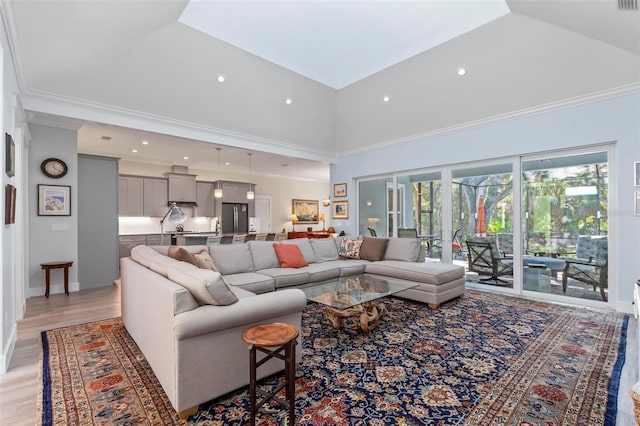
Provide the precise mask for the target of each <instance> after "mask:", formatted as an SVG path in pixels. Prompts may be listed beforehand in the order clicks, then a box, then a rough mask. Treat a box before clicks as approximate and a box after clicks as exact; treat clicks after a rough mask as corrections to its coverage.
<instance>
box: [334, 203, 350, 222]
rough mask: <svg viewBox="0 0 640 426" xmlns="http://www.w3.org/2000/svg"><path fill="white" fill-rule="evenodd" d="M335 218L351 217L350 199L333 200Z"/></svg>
mask: <svg viewBox="0 0 640 426" xmlns="http://www.w3.org/2000/svg"><path fill="white" fill-rule="evenodd" d="M333 218H334V219H349V202H348V201H334V202H333Z"/></svg>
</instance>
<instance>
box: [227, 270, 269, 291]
mask: <svg viewBox="0 0 640 426" xmlns="http://www.w3.org/2000/svg"><path fill="white" fill-rule="evenodd" d="M224 279H225V280H226V281H227V284H229V285H230V286H231V287H232V288H233V287H240V288H242V289H243V290H247V291H250V292H253V293H268V292H270V291H275V290H276V285H275V280H274V279H273V277H270V276H267V275H264V274H260V273H258V272H243V273H240V274H232V275H225V276H224Z"/></svg>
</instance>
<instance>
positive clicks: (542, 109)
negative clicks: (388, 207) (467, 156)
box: [336, 83, 640, 156]
mask: <svg viewBox="0 0 640 426" xmlns="http://www.w3.org/2000/svg"><path fill="white" fill-rule="evenodd" d="M633 93H640V83H632V84H628V85H626V86H621V87H616V88H614V89H609V90H604V91H601V92H596V93H591V94H588V95H583V96H577V97H574V98H568V99H563V100H561V101H556V102H551V103H548V104H544V105H538V106H535V107H531V108H525V109H521V110H518V111H512V112H508V113H505V114H500V115H495V116H493V117H488V118H483V119H481V120H476V121H470V122H468V123H463V124H458V125H455V126H450V127H445V128H442V129H436V130H431V131H428V132H424V133H418V134H415V135H412V136H405V137H402V138H398V139H393V140H389V141H385V142H380V143H377V144H374V145H368V146H366V147H362V148H355V149H351V150H346V151H341V152H337V153H336V155H337V156H346V155H352V154H357V153H363V152H367V151H372V150H375V149H379V148H383V147H389V146H393V145H400V144H408V143H413V142H417V141H419V140H421V139H427V138H432V137H435V136H442V135H447V134H452V133H458V132H463V131H468V130H472V129H476V128H479V127H485V126H489V125H495V124H499V123H504V122H508V121H512V120H516V119H519V118H524V117H530V116H533V115H538V114H543V113H548V112H553V111H559V110H562V109H566V108H572V107H576V106H580V105H585V104H589V103H593V102H599V101H602V100H606V99H611V98H617V97H620V96H625V95H630V94H633Z"/></svg>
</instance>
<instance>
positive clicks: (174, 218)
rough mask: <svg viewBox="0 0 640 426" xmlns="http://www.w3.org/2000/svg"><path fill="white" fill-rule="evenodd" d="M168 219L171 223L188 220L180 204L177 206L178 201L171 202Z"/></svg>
mask: <svg viewBox="0 0 640 426" xmlns="http://www.w3.org/2000/svg"><path fill="white" fill-rule="evenodd" d="M167 220H168V221H169V223H182V222H184V221H185V220H187V215H186V214H184V212H183V211H182V210H180V208H179V207H178V206H176V203H171V208H170V209H169V216H168V217H167Z"/></svg>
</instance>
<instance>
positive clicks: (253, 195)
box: [247, 191, 256, 200]
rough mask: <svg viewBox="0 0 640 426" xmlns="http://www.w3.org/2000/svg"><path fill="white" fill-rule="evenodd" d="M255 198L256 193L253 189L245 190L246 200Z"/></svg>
mask: <svg viewBox="0 0 640 426" xmlns="http://www.w3.org/2000/svg"><path fill="white" fill-rule="evenodd" d="M254 198H256V193H255V192H253V191H247V200H253V199H254Z"/></svg>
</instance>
